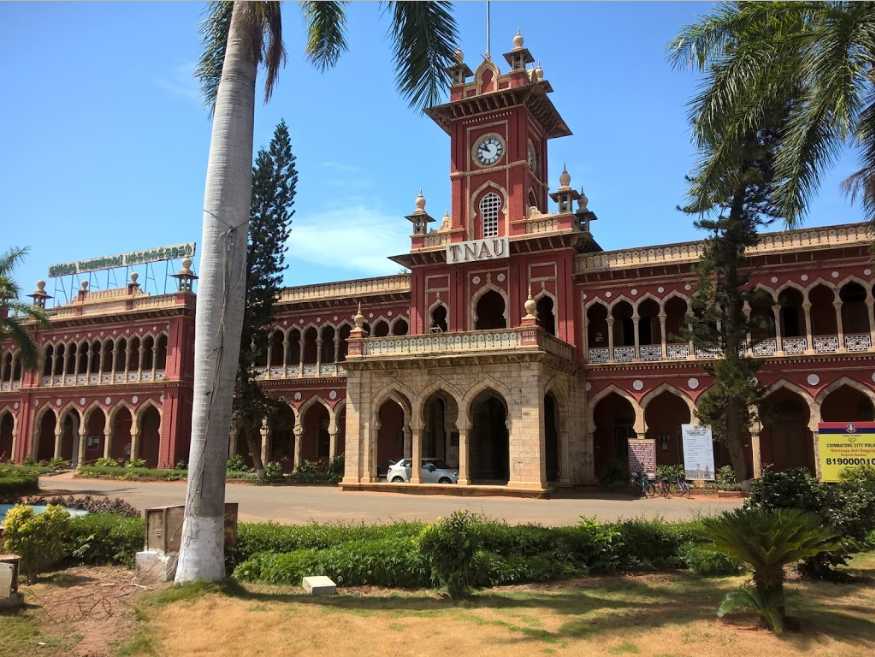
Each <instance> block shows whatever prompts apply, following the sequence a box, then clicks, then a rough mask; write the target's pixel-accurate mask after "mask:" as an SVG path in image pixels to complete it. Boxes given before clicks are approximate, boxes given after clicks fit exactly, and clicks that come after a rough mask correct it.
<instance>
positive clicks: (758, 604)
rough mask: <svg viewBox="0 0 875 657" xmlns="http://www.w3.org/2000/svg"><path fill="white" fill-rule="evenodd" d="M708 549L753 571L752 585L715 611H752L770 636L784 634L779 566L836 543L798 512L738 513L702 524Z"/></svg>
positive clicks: (809, 515)
mask: <svg viewBox="0 0 875 657" xmlns="http://www.w3.org/2000/svg"><path fill="white" fill-rule="evenodd" d="M703 524H704V526H705V530H706V532H707V534H708V536H709V537H710V544H708V547H709V548H711V549H713V550H715V551H717V552H720V553H722V554H724V555H726V556H728V557H730V558H732V559H735V560H737V561H740V562H742V563H746V564H748V565H749V566H750V567H751V568H752V569H753V586H750V585H747V586H743V587H742V588H740V589H738V590H736V591H733V592H731V593H728V594H727V595H726V597H725V598H724V599H723V602H722V603H721V604H720V607H719V609H718V610H717V615H718V616H719V617H721V618H722V617H723V616H725V615H726V614H729V613H732V612H733V611H737V610H739V609H753V610H754V611H756V612H757V613H758V614H759V616H760V618H761V619H762V621H763V623H764V624H765V625H766V627H768V628H769V629H770V630H771V631H772V632H774V633H775V634H781V633H783V631H784V627H785V621H786V609H785V602H784V566H785V565H787V564H791V563H796V562H797V561H800V560H802V559H805V558H806V557H811V556H814V555H815V554H819V553H821V552H830V551H831V550H834V549H838V548H839V547H840V545H841V541H840V537H839V536H838V534H836V533H835V531H833V530H832V529H831V528H829V527H826V526H824V524H823V522H822V521H821V519H820V518H819V517H818V516H817V515H815V514H813V513H807V512H805V511H801V510H799V509H778V510H777V511H763V510H757V509H754V510H752V509H737V510H736V511H731V512H726V513H724V514H722V515H720V516H719V517H717V518H706V519H705V520H704V521H703Z"/></svg>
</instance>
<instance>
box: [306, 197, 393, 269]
mask: <svg viewBox="0 0 875 657" xmlns="http://www.w3.org/2000/svg"><path fill="white" fill-rule="evenodd" d="M409 250H410V241H409V232H408V230H407V222H406V221H405V220H404V218H403V217H394V216H388V215H385V214H382V213H380V212H376V211H374V210H372V209H370V208H367V207H365V206H363V205H358V206H351V207H345V208H342V209H341V208H337V209H330V210H323V211H319V212H313V213H309V214H301V215H295V220H294V222H293V223H292V234H291V237H290V238H289V259H290V261H291V263H294V262H295V261H296V260H297V261H303V262H309V263H313V264H317V265H320V266H323V267H332V268H335V269H346V270H350V271H354V272H356V273H357V274H361V275H363V276H379V275H382V274H395V273H398V271H399V270H400V269H401V266H400V265H399V264H397V263H395V262H392V261H391V260H389V259H388V256H390V255H397V254H399V253H406V252H407V251H409Z"/></svg>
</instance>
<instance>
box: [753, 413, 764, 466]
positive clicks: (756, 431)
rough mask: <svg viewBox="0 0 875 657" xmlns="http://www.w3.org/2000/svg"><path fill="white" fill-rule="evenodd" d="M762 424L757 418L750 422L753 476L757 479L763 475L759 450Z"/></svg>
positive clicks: (761, 456) (761, 457)
mask: <svg viewBox="0 0 875 657" xmlns="http://www.w3.org/2000/svg"><path fill="white" fill-rule="evenodd" d="M761 430H762V424H760V422H759V420H757V421H756V422H754V423H752V424H751V426H750V453H751V456H752V457H753V458H752V460H753V478H754V479H759V478H760V477H762V476H763V455H762V452H761V451H760V431H761Z"/></svg>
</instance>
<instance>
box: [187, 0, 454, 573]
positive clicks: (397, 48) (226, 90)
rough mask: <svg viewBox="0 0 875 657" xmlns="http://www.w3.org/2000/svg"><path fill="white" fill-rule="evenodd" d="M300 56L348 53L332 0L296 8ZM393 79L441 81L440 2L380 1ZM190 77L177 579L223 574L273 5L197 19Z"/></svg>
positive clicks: (444, 57)
mask: <svg viewBox="0 0 875 657" xmlns="http://www.w3.org/2000/svg"><path fill="white" fill-rule="evenodd" d="M302 8H303V11H304V16H305V20H306V22H307V25H308V42H307V54H308V56H309V57H310V59H311V61H312V62H313V63H314V64H315V65H316V66H318V67H319V68H321V69H325V68H328V67H331V66H333V65H334V64H335V63H336V62H337V60H338V58H339V57H340V55H341V54H342V53H343V51H344V50H346V47H347V46H346V39H345V36H344V28H345V15H344V10H343V5H342V3H340V2H304V3H302ZM387 13H388V14H390V17H391V28H390V33H391V36H392V40H393V44H394V59H395V65H396V70H397V75H396V83H397V86H398V88H399V90H400V92H401V94H402V96H403V97H404V98H406V99H407V100H408V102H409V103H410V104H411V105H412V106H413V107H417V108H422V107H425V106H427V105H429V104H432V103H433V102H434V101H436V100H437V99H438V97H439V95H440V93H441V92H442V90H443V88H444V87H445V86H446V85H447V83H448V81H449V79H448V74H447V72H446V69H447V68H448V67H449V66H450V64H451V63H452V57H453V52H454V45H455V41H456V23H455V20H454V19H453V17H452V14H451V13H450V11H449V6H448V3H445V2H425V3H414V2H410V3H408V2H398V3H392V4H391V5H388V6H387ZM203 35H204V52H203V54H202V56H201V60H200V64H199V67H198V71H197V74H198V76H199V78H200V80H201V85H202V89H203V91H204V95H205V98H206V101H207V103H208V105H209V106H210V108H211V110H212V113H213V128H212V135H211V142H210V155H209V163H208V166H207V177H206V189H205V192H204V210H203V235H202V238H201V254H202V255H201V267H200V268H201V278H200V285H199V289H198V299H197V315H196V325H195V378H194V401H193V404H192V430H191V448H190V454H189V470H188V489H187V493H186V503H185V521H184V523H183V530H182V537H181V548H180V554H179V563H178V566H177V570H176V581H177V582H187V581H193V580H205V581H216V580H219V579H222V578H223V577H224V570H225V568H224V558H223V553H224V545H223V543H224V501H225V459H226V458H227V451H228V450H227V447H228V431H229V428H230V422H231V412H232V398H233V391H234V377H235V374H236V370H237V361H238V354H239V350H240V334H241V329H242V322H243V305H244V297H245V275H246V236H247V222H248V218H249V206H250V200H251V167H252V138H253V137H252V128H253V121H254V112H255V80H256V74H257V71H258V67H259V65H261V64H263V65H264V66H265V69H266V76H265V97H266V99H267V98H269V97H270V94H271V91H272V90H273V87H274V84H275V82H276V79H277V74H278V72H279V68H280V66H281V65H282V63H283V61H284V57H285V50H284V47H283V42H282V17H281V13H280V6H279V3H278V2H263V3H256V2H240V1H236V2H233V3H232V2H217V3H213V4H212V5H211V8H210V11H209V13H208V16H207V19H206V21H205V22H204V28H203Z"/></svg>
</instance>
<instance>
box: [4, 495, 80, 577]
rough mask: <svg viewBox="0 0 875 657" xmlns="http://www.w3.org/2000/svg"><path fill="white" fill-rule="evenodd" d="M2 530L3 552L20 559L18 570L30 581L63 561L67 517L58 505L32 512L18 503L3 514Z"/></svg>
mask: <svg viewBox="0 0 875 657" xmlns="http://www.w3.org/2000/svg"><path fill="white" fill-rule="evenodd" d="M3 530H4V538H5V541H4V544H5V548H6V551H8V552H14V553H15V554H18V555H19V556H21V571H22V573H24V575H25V576H26V577H27V579H28V581H30V582H33V581H34V580H35V579H36V576H37V574H38V573H40V572H42V571H43V570H45V569H47V568H49V567H51V566H53V565H55V564H56V563H58V562H59V561H61V559H63V558H64V554H65V547H66V546H65V541H66V539H67V536H68V534H69V530H70V514H69V513H67V512H66V511H65V510H64V509H63V508H61V507H59V506H50V507H48V508H47V509H46V510H45V511H44V512H43V513H34V510H33V509H32V508H30V507H29V506H24V505H21V504H20V505H18V506H16V507H14V508H12V509H10V511H9V513H7V514H6V518H5V520H4V527H3Z"/></svg>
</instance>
